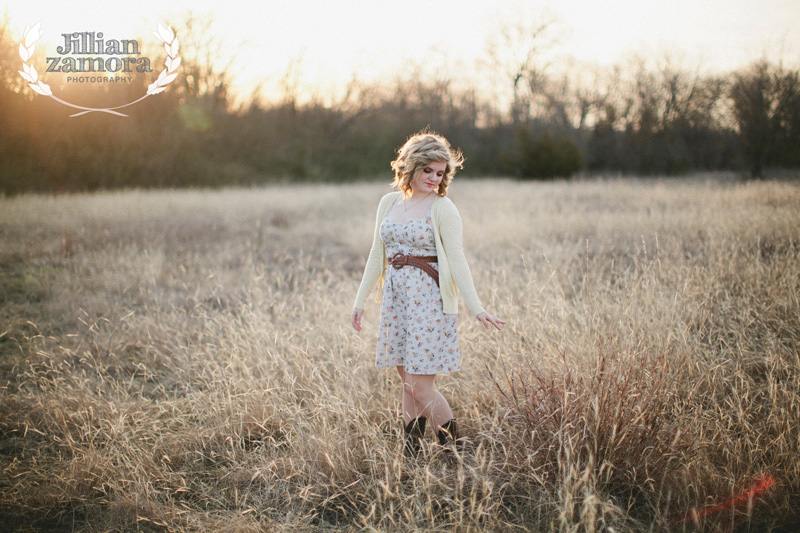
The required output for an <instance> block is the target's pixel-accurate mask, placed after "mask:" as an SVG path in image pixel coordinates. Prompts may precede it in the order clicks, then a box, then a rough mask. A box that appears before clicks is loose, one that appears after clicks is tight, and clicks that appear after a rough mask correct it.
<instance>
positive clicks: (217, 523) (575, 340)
mask: <svg viewBox="0 0 800 533" xmlns="http://www.w3.org/2000/svg"><path fill="white" fill-rule="evenodd" d="M387 190H388V189H387V187H386V186H385V185H376V184H352V185H346V186H328V185H324V186H316V185H303V186H275V187H270V188H262V189H252V190H241V189H239V190H223V191H160V192H145V191H127V192H110V193H98V194H85V195H70V196H58V197H51V196H42V195H30V196H20V197H15V198H0V357H1V358H2V359H0V365H2V366H1V368H2V374H0V387H2V388H1V389H0V467H1V468H2V469H1V470H0V522H4V523H5V525H6V527H7V528H8V529H11V530H15V529H18V530H44V531H46V530H73V529H74V530H77V531H108V530H128V531H130V530H140V531H182V530H205V531H263V530H269V531H308V530H320V529H322V530H331V531H350V530H359V531H454V530H455V531H482V530H493V531H499V530H508V531H514V530H519V531H523V530H525V531H544V530H561V531H666V530H683V529H685V530H703V531H731V530H738V531H746V530H753V531H761V530H769V529H770V528H783V529H778V530H783V531H790V530H792V528H793V527H797V525H798V524H800V522H798V520H800V512H799V511H798V507H797V503H796V502H797V501H798V498H799V497H800V482H799V481H798V479H800V444H798V443H800V381H799V379H800V360H799V359H798V357H799V355H800V279H799V274H800V254H799V253H798V251H799V249H798V248H799V247H800V186H799V185H798V184H797V183H796V182H795V183H786V182H755V183H738V182H734V181H730V180H728V181H725V180H718V179H700V178H697V179H691V180H689V179H683V180H649V181H635V180H614V181H604V182H601V181H583V182H566V183H565V182H560V183H518V182H513V181H508V180H491V179H484V180H478V181H458V180H457V181H456V182H455V183H454V185H453V188H452V189H451V197H452V198H453V199H454V201H455V202H456V204H457V205H458V206H459V209H460V210H461V213H462V217H463V219H464V230H465V236H466V241H465V247H466V250H467V254H468V258H469V259H470V261H471V267H472V271H473V276H474V278H475V279H476V283H477V286H478V291H479V294H480V296H481V298H482V300H483V302H484V304H485V306H486V307H487V309H488V310H489V311H490V312H493V313H496V314H498V315H499V316H501V317H504V318H506V319H507V320H508V324H507V327H506V328H505V330H504V331H503V332H502V333H497V332H488V331H484V330H483V328H480V327H478V325H477V323H476V322H475V321H474V320H473V319H472V318H470V317H468V316H467V314H466V311H465V309H464V306H463V304H462V306H461V321H460V326H459V335H460V337H461V351H462V363H463V365H462V366H463V370H462V372H460V373H458V374H455V375H453V376H448V377H444V378H442V379H441V380H440V386H441V388H442V390H443V392H444V393H445V394H446V395H447V396H448V398H449V399H450V400H451V403H452V405H453V406H454V410H455V412H456V415H457V416H458V418H459V420H460V421H461V424H462V426H463V427H464V432H465V433H466V435H467V436H468V437H469V439H470V441H471V446H470V447H469V449H468V450H467V451H466V452H465V453H464V454H462V455H461V456H459V457H457V458H455V459H447V458H445V457H443V456H442V454H440V453H438V452H437V449H436V448H435V447H434V446H432V445H431V446H430V447H429V448H426V449H425V450H424V455H423V458H422V459H421V460H418V461H409V460H404V459H403V458H402V457H401V453H400V451H401V443H400V438H401V435H400V419H399V387H398V383H397V379H396V377H395V376H394V375H393V373H391V372H386V371H379V370H377V369H375V368H374V353H373V351H374V347H375V342H376V335H375V334H376V331H377V318H378V317H377V314H378V306H377V304H376V303H375V302H374V301H373V300H370V303H369V306H368V307H367V311H366V314H365V327H364V330H363V331H362V332H361V333H360V334H356V333H355V332H354V331H353V330H352V329H351V328H350V326H349V313H350V311H351V306H352V302H353V299H354V296H355V291H356V289H357V285H358V280H359V279H360V274H361V269H362V268H363V264H364V260H365V259H366V255H367V252H368V248H369V245H370V240H371V233H372V229H373V221H374V209H375V207H376V205H377V201H378V198H379V197H380V195H381V194H382V193H384V192H386V191H387ZM428 439H429V440H430V441H432V440H433V439H432V435H431V434H430V433H429V434H428ZM764 476H771V477H772V478H773V479H774V480H775V484H774V485H773V486H772V487H771V488H770V489H769V490H766V491H764V492H763V493H759V494H755V495H753V497H750V498H748V497H743V498H739V501H738V502H737V503H736V504H735V505H734V504H732V505H729V506H727V507H725V502H730V501H731V500H732V499H733V498H736V497H737V496H740V495H741V494H742V493H743V491H746V490H747V489H748V487H751V486H752V484H753V483H755V482H757V480H759V479H763V478H764ZM714 507H718V508H719V507H724V508H723V509H721V510H719V509H718V510H715V511H714V512H709V511H711V510H714ZM706 513H707V514H706Z"/></svg>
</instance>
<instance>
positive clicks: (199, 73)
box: [0, 20, 800, 194]
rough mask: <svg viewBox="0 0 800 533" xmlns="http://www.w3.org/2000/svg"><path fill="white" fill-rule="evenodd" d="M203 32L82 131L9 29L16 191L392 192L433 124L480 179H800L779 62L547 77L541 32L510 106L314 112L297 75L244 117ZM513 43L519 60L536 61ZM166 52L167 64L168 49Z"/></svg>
mask: <svg viewBox="0 0 800 533" xmlns="http://www.w3.org/2000/svg"><path fill="white" fill-rule="evenodd" d="M200 26H201V25H200V24H199V23H198V22H197V21H194V25H193V21H191V20H190V21H188V23H187V24H185V25H184V27H183V28H182V33H181V31H178V35H179V36H180V37H181V39H182V43H183V48H182V49H183V51H184V54H183V57H182V60H183V63H182V65H181V75H180V76H179V77H178V78H177V79H176V80H175V82H174V83H173V84H172V85H170V86H169V88H168V89H167V90H166V91H165V92H163V93H161V94H159V95H156V96H154V97H150V98H147V99H146V100H144V101H142V102H140V103H139V104H137V105H136V106H132V107H130V108H126V109H127V111H126V113H127V114H129V116H128V117H116V116H110V115H107V114H104V113H89V114H86V115H83V116H80V117H74V118H71V117H69V115H70V114H71V113H72V112H73V110H70V109H68V108H66V107H64V106H63V105H61V104H59V103H58V102H55V101H54V100H52V99H50V98H47V97H43V96H40V95H35V94H34V93H33V92H32V91H31V90H30V89H29V88H28V87H27V86H26V84H25V82H24V81H23V80H22V79H21V77H20V76H19V75H18V74H17V71H18V70H20V69H21V61H20V57H19V54H18V51H17V50H18V44H19V43H18V42H15V41H14V40H13V39H12V37H11V35H10V31H9V25H8V23H7V21H6V22H5V23H4V24H0V192H2V193H6V194H15V193H20V192H24V191H54V192H59V191H78V190H96V189H105V188H117V187H185V186H229V185H252V184H260V183H265V182H270V181H309V180H321V181H350V180H353V179H354V178H370V177H381V178H382V179H388V175H389V167H388V162H389V161H390V160H391V159H393V157H394V155H395V154H394V150H395V148H396V147H397V146H399V145H401V144H402V143H403V142H404V141H405V139H406V138H407V136H408V135H409V134H411V133H412V132H415V131H418V130H420V129H422V128H424V127H426V126H427V127H430V128H431V129H433V130H436V131H438V132H440V133H442V134H444V135H445V136H447V137H448V138H449V139H450V140H451V142H452V143H453V144H454V145H455V146H458V147H460V148H461V149H462V150H463V152H464V153H465V154H466V156H467V162H466V165H465V169H464V174H465V175H473V176H487V175H488V176H498V175H506V176H515V177H518V178H520V179H550V178H554V177H567V176H571V175H574V174H575V173H579V172H587V173H605V172H623V173H629V174H636V175H664V174H668V175H678V174H683V173H688V172H691V171H701V170H702V171H714V170H734V171H740V172H742V173H746V174H747V175H750V176H752V177H755V178H760V177H762V176H763V175H764V171H765V169H768V168H772V167H783V168H793V169H797V168H800V71H798V69H797V68H789V67H786V66H785V65H782V64H776V63H774V62H770V61H768V60H761V61H757V62H755V63H752V64H750V65H747V66H745V67H743V68H741V69H738V70H735V71H732V72H728V73H725V74H708V73H704V72H702V71H700V70H699V69H690V68H686V67H684V66H682V65H680V64H676V63H675V62H674V61H669V60H668V59H664V60H662V61H660V62H659V61H655V62H654V61H645V60H638V61H634V62H629V63H628V64H626V65H624V66H620V65H618V66H615V67H612V68H607V69H585V68H572V69H568V70H562V71H559V72H555V71H554V70H553V69H552V68H548V67H547V66H546V65H545V66H542V65H541V64H540V63H537V57H538V56H537V46H538V44H539V43H538V42H537V41H536V39H535V38H536V37H537V36H538V34H536V31H538V30H541V29H542V28H538V29H536V28H535V29H534V30H533V34H532V37H534V39H532V40H531V42H533V43H534V44H533V45H529V46H528V48H527V49H526V48H525V46H522V52H523V53H520V54H516V55H513V56H509V57H512V59H510V60H509V59H508V58H504V56H503V52H504V51H507V50H508V49H509V48H500V47H499V48H496V49H494V50H495V51H494V55H493V59H494V61H493V63H492V68H493V76H494V77H495V79H496V80H499V81H500V82H501V83H504V84H505V86H506V87H505V88H506V89H507V94H508V95H509V98H508V99H507V102H506V103H503V100H502V99H497V98H496V95H488V94H487V93H486V92H485V91H484V90H482V89H480V88H479V87H478V86H470V85H465V84H463V83H457V82H456V81H455V80H453V79H449V78H447V77H444V76H429V75H415V74H419V73H414V72H412V73H411V74H409V75H408V76H407V77H406V78H402V77H397V78H396V79H395V80H393V81H392V82H390V83H377V82H375V83H368V82H364V81H359V80H353V81H352V82H351V83H350V84H349V86H348V87H347V88H346V90H344V91H343V92H342V94H341V95H339V96H338V97H337V98H335V99H333V100H332V101H326V102H323V101H321V99H319V98H310V99H307V100H305V101H303V100H301V99H300V98H299V97H298V90H297V89H298V87H297V85H296V83H293V82H292V81H291V80H289V79H288V78H287V81H286V83H285V86H284V89H285V90H284V92H283V95H282V97H281V98H278V99H276V100H274V101H269V102H265V101H264V100H263V99H262V98H260V97H259V96H258V95H257V93H254V94H253V96H252V97H250V98H249V99H248V100H247V101H245V102H244V103H239V104H234V102H233V99H232V98H231V90H232V86H233V83H234V80H233V79H232V76H231V75H230V71H229V68H228V67H229V65H224V64H221V63H219V62H215V61H213V60H211V59H208V57H207V56H206V57H204V55H203V54H202V53H201V49H202V47H203V46H205V45H204V44H203V38H202V36H203V34H204V28H202V27H200ZM207 29H208V28H207V27H206V28H205V30H207ZM192 39H194V41H195V42H194V43H192V42H191V40H192ZM512 41H513V39H507V41H506V42H504V43H501V45H502V46H505V47H514V46H518V45H517V44H516V43H515V42H512ZM192 46H194V48H193V47H192ZM193 50H194V53H192V51H193ZM149 53H151V54H152V55H151V57H152V58H153V64H154V65H161V64H163V58H164V55H163V51H162V52H159V51H157V50H156V49H153V50H150V51H149ZM158 54H161V55H160V56H159V55H158ZM490 55H491V54H490ZM156 58H158V59H156ZM42 62H43V61H42ZM44 68H45V67H44V66H39V67H37V70H39V72H44ZM157 72H158V71H157V70H156V73H157ZM48 76H51V75H49V74H48ZM150 81H152V80H148V79H145V77H143V76H135V77H134V78H133V80H132V82H131V83H129V84H124V85H114V86H112V85H110V84H74V83H73V84H68V83H60V84H59V78H57V77H48V83H50V84H51V86H52V87H53V90H54V92H57V93H58V95H59V97H60V98H62V99H64V100H67V101H71V102H74V103H76V104H78V105H86V106H92V107H98V106H100V105H108V106H112V105H118V104H119V103H120V102H121V101H122V102H129V101H133V100H135V99H136V98H138V97H139V96H141V95H143V94H144V93H145V91H146V86H147V84H148V83H149V82H150Z"/></svg>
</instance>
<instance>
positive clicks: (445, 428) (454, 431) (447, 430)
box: [436, 418, 464, 452]
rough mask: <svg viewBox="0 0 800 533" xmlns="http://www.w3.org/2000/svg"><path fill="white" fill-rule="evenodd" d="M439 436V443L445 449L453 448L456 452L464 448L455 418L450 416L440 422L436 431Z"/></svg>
mask: <svg viewBox="0 0 800 533" xmlns="http://www.w3.org/2000/svg"><path fill="white" fill-rule="evenodd" d="M436 436H437V437H438V438H439V445H440V446H443V447H444V448H445V450H446V451H449V452H452V450H453V449H455V450H456V451H457V452H462V451H463V450H464V439H463V438H462V437H460V436H459V435H458V424H457V423H456V419H455V418H452V419H450V420H448V421H447V422H445V423H444V424H442V427H441V429H439V431H437V432H436Z"/></svg>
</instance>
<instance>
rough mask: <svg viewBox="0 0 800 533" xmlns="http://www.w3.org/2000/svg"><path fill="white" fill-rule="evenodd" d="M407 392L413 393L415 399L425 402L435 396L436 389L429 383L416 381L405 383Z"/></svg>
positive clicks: (418, 401)
mask: <svg viewBox="0 0 800 533" xmlns="http://www.w3.org/2000/svg"><path fill="white" fill-rule="evenodd" d="M404 386H405V389H404V390H405V392H406V393H407V394H411V396H412V397H413V398H414V401H415V402H417V403H421V404H425V403H427V402H429V401H430V400H431V399H432V398H433V396H434V389H433V387H431V386H428V385H427V384H424V383H420V382H414V383H409V382H406V383H405V385H404Z"/></svg>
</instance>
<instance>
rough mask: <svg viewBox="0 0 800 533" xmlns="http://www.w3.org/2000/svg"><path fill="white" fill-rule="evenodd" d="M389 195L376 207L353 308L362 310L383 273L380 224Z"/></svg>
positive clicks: (383, 253)
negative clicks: (373, 223) (373, 230)
mask: <svg viewBox="0 0 800 533" xmlns="http://www.w3.org/2000/svg"><path fill="white" fill-rule="evenodd" d="M390 196H391V195H390V194H389V195H386V196H384V197H383V198H382V199H381V202H380V204H379V205H378V213H377V214H376V215H375V233H374V236H373V238H372V248H371V249H370V251H369V257H368V258H367V264H366V266H365V267H364V275H363V276H362V277H361V285H359V287H358V293H357V294H356V303H355V305H354V307H357V308H359V309H364V305H365V303H366V300H367V296H369V293H370V292H372V289H373V288H375V284H376V283H377V282H378V279H379V278H380V277H381V273H382V271H383V259H384V257H383V256H384V255H385V252H384V248H383V241H381V222H382V218H383V216H382V215H383V214H384V213H385V212H386V203H387V202H388V201H389V198H390Z"/></svg>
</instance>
